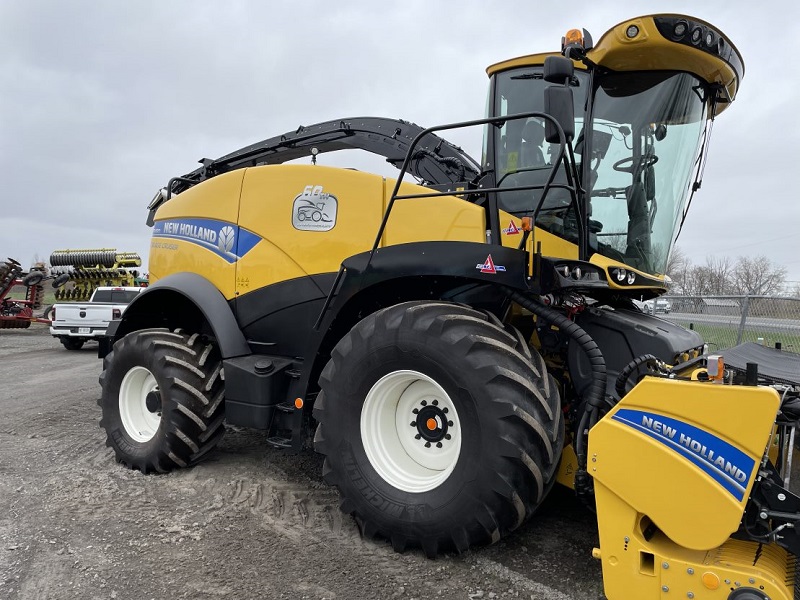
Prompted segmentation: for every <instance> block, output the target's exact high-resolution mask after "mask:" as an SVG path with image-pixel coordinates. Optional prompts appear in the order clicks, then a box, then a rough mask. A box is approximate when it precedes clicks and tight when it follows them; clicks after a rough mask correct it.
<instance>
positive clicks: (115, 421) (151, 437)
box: [98, 329, 225, 473]
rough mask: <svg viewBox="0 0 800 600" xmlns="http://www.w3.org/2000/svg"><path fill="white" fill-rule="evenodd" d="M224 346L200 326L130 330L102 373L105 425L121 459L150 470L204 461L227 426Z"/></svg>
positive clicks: (128, 464) (107, 443)
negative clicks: (190, 331)
mask: <svg viewBox="0 0 800 600" xmlns="http://www.w3.org/2000/svg"><path fill="white" fill-rule="evenodd" d="M221 369H222V363H221V361H220V359H219V354H218V352H217V350H216V348H215V347H214V346H213V345H212V344H210V343H207V342H204V341H202V340H201V338H200V336H199V335H198V334H194V335H187V334H185V333H180V332H171V331H168V330H164V329H145V330H141V331H136V332H133V333H130V334H128V335H126V336H125V337H123V338H122V339H121V340H119V341H118V342H117V343H116V344H114V348H113V350H112V352H111V353H109V354H108V355H107V356H106V357H105V360H104V362H103V373H102V374H101V375H100V385H101V387H102V396H101V398H100V400H98V404H99V405H100V407H101V408H102V409H103V416H102V418H101V420H100V426H101V427H102V428H103V429H105V431H106V435H107V438H106V445H107V446H110V447H111V448H112V449H113V450H114V454H115V456H116V458H117V461H119V462H121V463H123V464H125V465H126V466H128V467H130V468H131V469H138V470H140V471H142V472H143V473H149V472H152V471H157V472H159V473H165V472H167V471H171V470H173V469H175V468H176V467H187V466H190V465H193V464H195V463H197V462H198V461H199V460H200V459H201V458H202V457H204V456H205V455H206V454H207V453H208V452H209V451H210V450H211V449H212V448H213V447H214V446H215V445H216V444H217V442H219V440H220V439H221V438H222V435H223V433H224V426H223V420H224V417H225V414H224V410H225V409H224V403H223V394H224V384H223V382H222V377H221Z"/></svg>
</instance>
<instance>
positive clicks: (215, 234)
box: [153, 219, 261, 263]
mask: <svg viewBox="0 0 800 600" xmlns="http://www.w3.org/2000/svg"><path fill="white" fill-rule="evenodd" d="M153 237H154V238H157V237H158V238H170V239H175V240H183V241H185V242H190V243H192V244H197V245H198V246H202V247H203V248H205V249H206V250H210V251H211V252H213V253H214V254H216V255H217V256H219V257H221V258H223V259H225V260H226V261H228V262H229V263H234V262H236V261H237V260H239V259H240V258H242V257H243V256H244V255H245V254H247V253H248V252H250V250H252V249H253V247H255V245H256V244H257V243H258V242H260V241H261V237H260V236H258V235H256V234H255V233H253V232H251V231H247V230H246V229H244V228H241V227H239V226H238V225H236V224H234V223H228V222H226V221H217V220H216V219H165V220H163V221H156V223H155V224H154V225H153Z"/></svg>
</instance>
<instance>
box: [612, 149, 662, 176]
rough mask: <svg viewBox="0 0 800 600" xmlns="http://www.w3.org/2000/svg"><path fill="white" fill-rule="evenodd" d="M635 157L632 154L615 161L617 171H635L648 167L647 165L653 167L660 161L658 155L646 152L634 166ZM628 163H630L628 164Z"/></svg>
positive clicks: (614, 166)
mask: <svg viewBox="0 0 800 600" xmlns="http://www.w3.org/2000/svg"><path fill="white" fill-rule="evenodd" d="M633 162H634V159H633V157H632V156H629V157H628V158H623V159H622V160H618V161H617V162H615V163H614V165H613V168H614V170H615V171H620V172H622V173H631V174H632V173H633V172H634V171H638V170H640V169H646V168H647V167H652V166H653V165H654V164H656V163H657V162H658V157H657V156H656V155H655V154H646V155H644V156H642V157H641V158H640V159H639V162H638V164H637V165H636V167H635V168H634V164H633ZM627 163H630V165H628V164H627Z"/></svg>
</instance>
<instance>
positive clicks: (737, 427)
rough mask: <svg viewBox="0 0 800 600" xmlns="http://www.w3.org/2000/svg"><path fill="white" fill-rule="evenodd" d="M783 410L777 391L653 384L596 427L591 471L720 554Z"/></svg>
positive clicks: (686, 541) (673, 529) (661, 522)
mask: <svg viewBox="0 0 800 600" xmlns="http://www.w3.org/2000/svg"><path fill="white" fill-rule="evenodd" d="M778 405H779V397H778V394H777V393H776V392H775V391H774V390H772V389H770V388H756V387H745V386H723V385H716V384H711V383H696V382H685V381H675V380H667V379H655V378H645V379H644V380H643V381H642V382H641V383H639V385H637V386H636V387H635V388H634V389H633V390H632V391H631V392H630V393H629V394H627V395H626V396H625V397H624V398H623V399H622V400H621V401H620V402H619V404H617V406H615V407H614V409H612V410H611V411H610V412H609V413H608V414H607V415H606V416H605V417H604V418H603V419H602V420H601V421H600V422H599V423H598V424H597V425H595V427H593V428H592V431H591V434H590V436H589V454H590V457H591V463H590V465H589V472H590V474H591V475H592V476H593V477H594V478H595V481H596V482H598V483H600V484H602V485H603V486H605V487H607V488H608V489H609V490H610V491H611V492H613V493H614V494H616V495H618V496H620V497H621V498H623V499H624V500H625V502H626V503H628V504H630V505H631V506H632V507H633V508H634V509H636V511H637V512H639V513H641V514H644V515H647V516H648V517H649V518H650V519H651V520H652V521H653V523H655V525H656V526H657V527H658V528H659V529H661V530H662V531H664V533H665V534H666V535H667V536H668V537H670V538H671V539H672V540H674V541H675V542H676V543H678V544H680V545H681V546H684V547H686V548H693V549H697V550H704V549H709V548H714V547H715V546H718V545H720V544H721V543H722V542H724V541H725V540H726V539H727V538H728V536H730V534H731V533H733V532H734V531H735V530H736V529H737V528H738V526H739V521H740V519H741V515H742V511H743V508H744V505H745V502H746V500H747V497H748V495H749V493H750V489H751V487H752V484H753V480H754V477H753V473H754V472H755V470H756V469H757V467H758V463H759V461H760V460H761V457H762V456H763V454H764V451H765V450H766V447H767V443H768V441H769V438H770V431H771V430H772V425H773V423H774V421H775V414H776V412H777V410H778ZM624 411H628V412H625V416H624V417H623V416H622V415H623V412H624ZM742 415H747V419H743V418H742ZM639 418H641V421H637V422H631V421H633V420H634V419H637V420H638V419H639ZM647 418H652V419H653V420H652V422H648V423H645V422H644V419H647ZM670 420H672V421H674V422H677V423H679V425H677V426H676V425H675V424H674V423H670ZM681 424H682V425H681ZM667 427H671V429H672V435H671V437H670V435H669V433H670V432H669V431H667V429H666V428H667ZM691 428H696V431H692V430H691ZM676 430H677V431H676ZM703 432H705V433H706V434H708V435H707V437H703ZM683 436H686V437H688V438H689V439H690V440H691V444H692V445H691V447H690V446H689V445H687V443H684V442H685V441H686V440H685V439H684V437H683ZM694 442H697V443H698V444H700V445H701V446H702V448H700V447H698V446H696V445H695V444H694ZM737 451H738V452H741V453H742V454H743V456H741V457H739V458H737V456H736V452H737ZM712 452H713V454H711V453H712ZM704 453H705V456H704ZM748 459H749V460H748ZM715 461H722V464H721V465H715V464H714V462H715ZM709 463H710V464H709ZM729 467H730V468H729ZM734 468H738V469H739V471H746V472H744V473H743V474H741V475H740V474H739V471H734ZM725 469H728V470H727V471H726V470H725ZM717 471H721V475H720V474H718V473H717ZM715 476H718V477H720V478H721V479H717V480H715V478H714V477H715ZM722 479H725V480H727V479H734V481H733V483H731V484H730V485H732V486H734V487H741V488H743V489H740V490H736V492H735V493H734V492H731V491H730V490H729V489H726V488H725V487H724V485H723V484H722V483H720V481H721V480H722ZM675 483H676V484H677V485H678V486H679V487H678V488H677V489H676V488H673V487H671V486H672V485H673V484H675Z"/></svg>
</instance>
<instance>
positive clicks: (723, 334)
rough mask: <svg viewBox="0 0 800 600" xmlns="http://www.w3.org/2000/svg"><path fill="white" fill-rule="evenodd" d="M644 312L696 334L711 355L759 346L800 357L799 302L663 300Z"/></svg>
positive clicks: (753, 298)
mask: <svg viewBox="0 0 800 600" xmlns="http://www.w3.org/2000/svg"><path fill="white" fill-rule="evenodd" d="M643 309H644V310H645V311H647V312H650V313H653V312H655V314H656V315H658V316H659V317H663V318H665V319H667V320H669V321H672V322H673V323H677V324H679V325H682V326H683V327H686V328H687V329H695V330H697V332H698V333H700V335H702V336H703V339H704V340H705V341H706V343H708V346H709V350H711V351H717V350H723V349H726V348H732V347H733V346H736V345H738V344H741V343H743V342H758V343H760V344H763V345H765V346H772V347H775V346H777V345H779V346H780V347H781V348H783V349H784V350H790V351H792V352H797V353H800V298H786V297H782V296H661V297H660V298H658V299H656V300H648V301H647V302H645V303H643Z"/></svg>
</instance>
